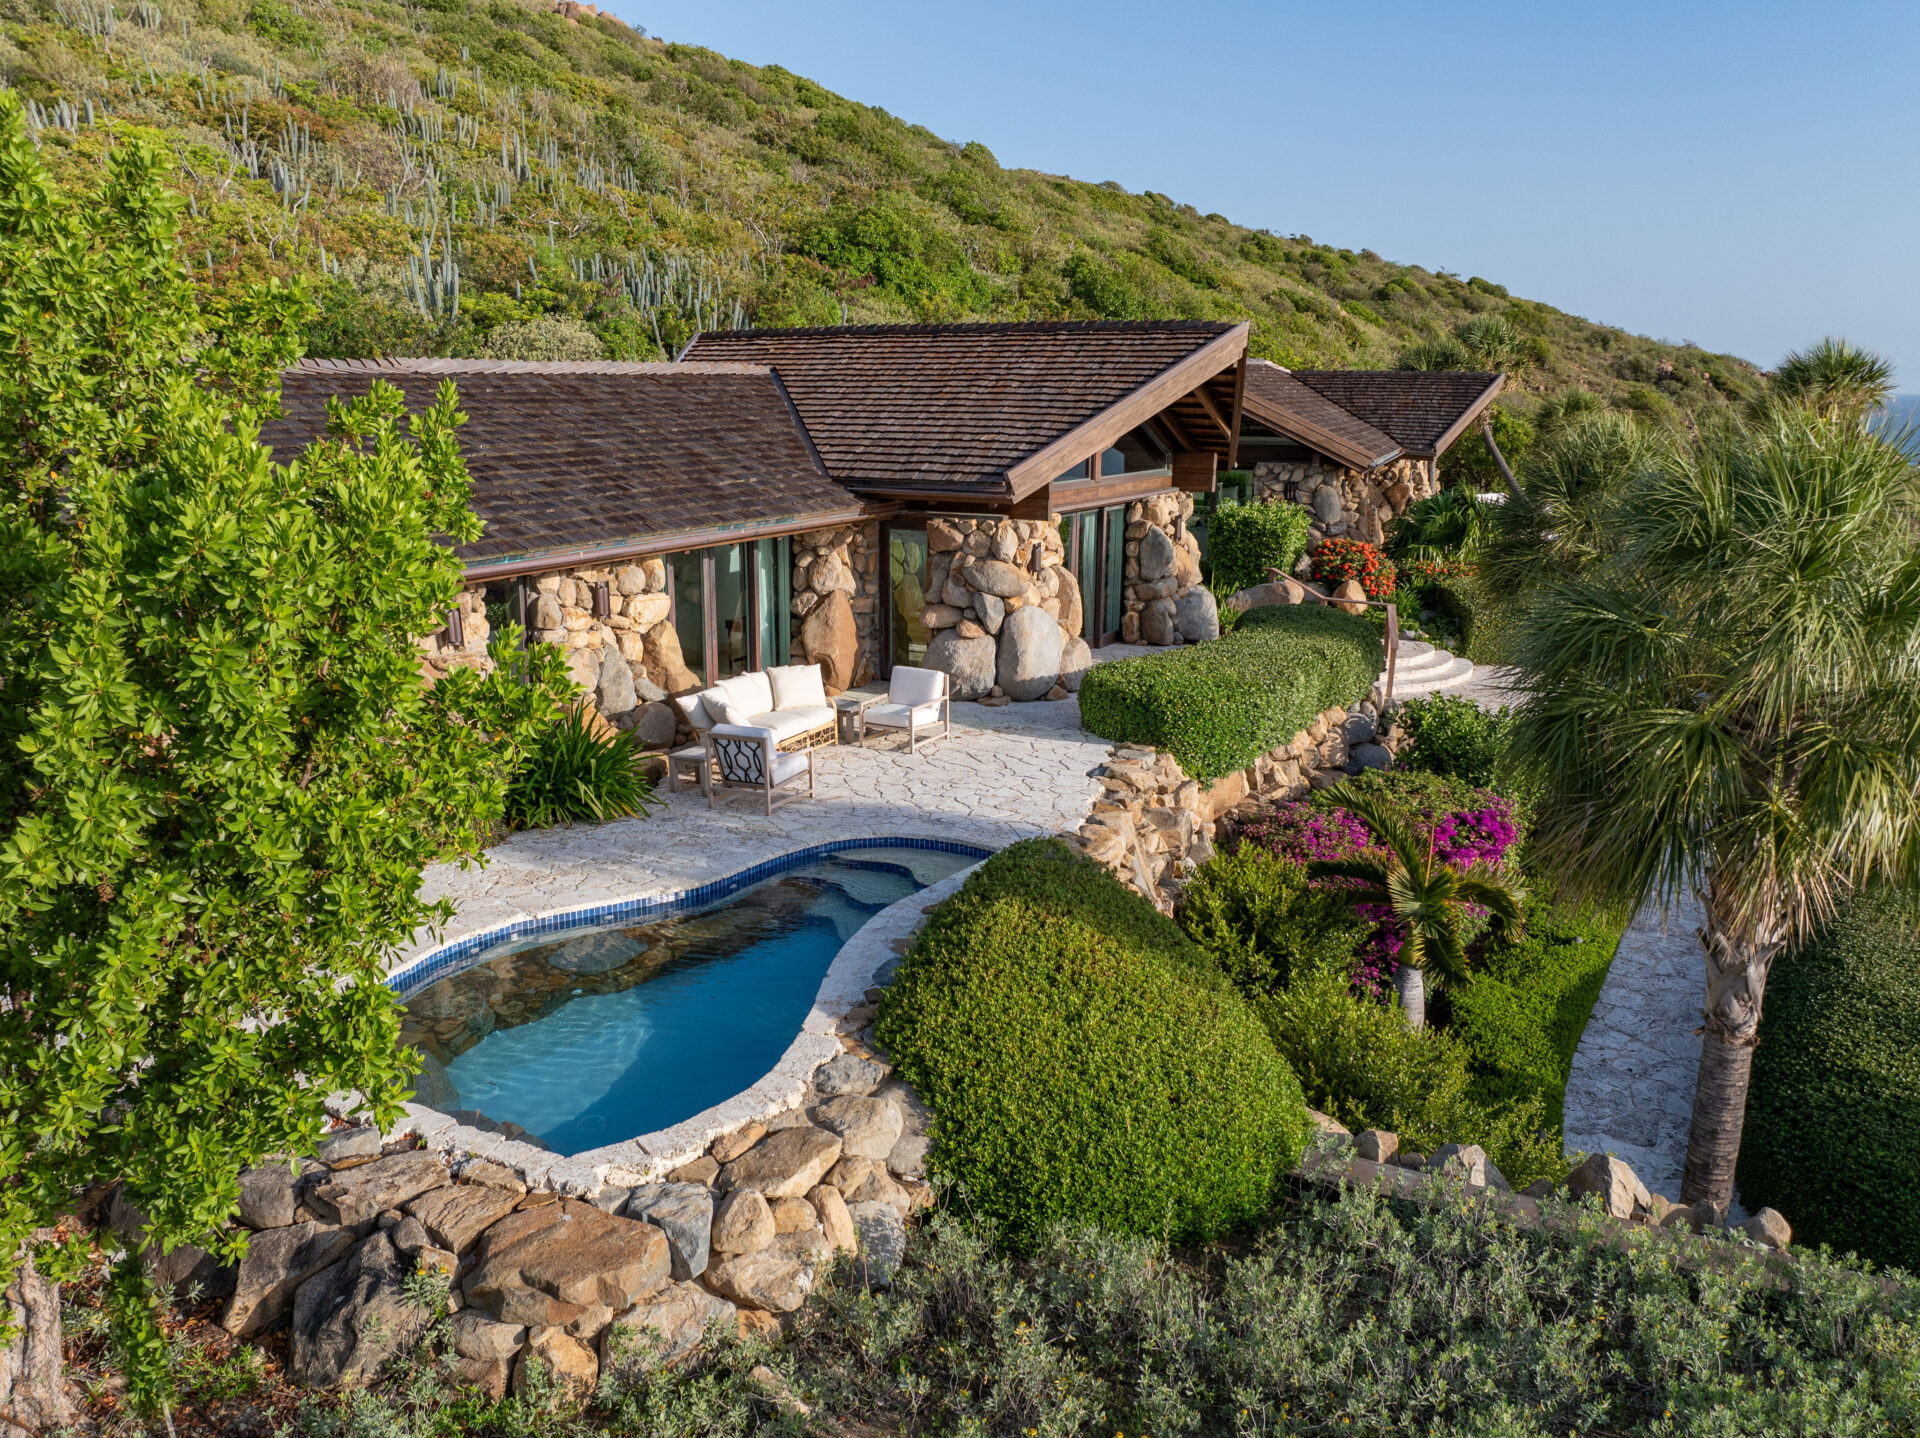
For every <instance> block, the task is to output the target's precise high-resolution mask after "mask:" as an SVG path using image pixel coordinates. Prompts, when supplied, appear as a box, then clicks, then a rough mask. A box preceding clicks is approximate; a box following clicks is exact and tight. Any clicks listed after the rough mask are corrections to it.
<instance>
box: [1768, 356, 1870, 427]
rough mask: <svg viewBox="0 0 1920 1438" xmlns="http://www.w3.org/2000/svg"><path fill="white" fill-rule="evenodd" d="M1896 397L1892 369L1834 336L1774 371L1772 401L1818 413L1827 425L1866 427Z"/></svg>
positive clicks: (1785, 360) (1788, 358)
mask: <svg viewBox="0 0 1920 1438" xmlns="http://www.w3.org/2000/svg"><path fill="white" fill-rule="evenodd" d="M1892 393H1893V365H1892V363H1891V362H1890V361H1889V360H1887V359H1885V358H1884V357H1882V356H1880V355H1877V354H1875V353H1874V352H1873V351H1872V350H1863V349H1857V348H1855V347H1854V346H1853V345H1852V344H1850V343H1848V342H1847V341H1846V340H1844V339H1837V338H1835V337H1834V336H1832V335H1829V336H1828V337H1827V338H1825V339H1823V340H1821V341H1820V342H1819V343H1818V344H1816V345H1811V346H1809V347H1808V348H1806V349H1803V350H1789V351H1788V352H1787V357H1786V358H1785V359H1783V360H1781V361H1780V368H1779V369H1777V370H1775V371H1774V374H1773V387H1772V391H1771V394H1770V396H1769V398H1774V399H1779V400H1785V401H1786V402H1787V403H1789V404H1795V405H1801V406H1804V407H1806V408H1808V409H1811V410H1814V411H1816V412H1818V413H1819V414H1821V415H1823V416H1825V417H1826V418H1828V419H1841V418H1846V419H1852V420H1855V421H1860V422H1864V421H1865V420H1866V418H1867V416H1868V415H1870V414H1872V413H1873V411H1874V410H1877V409H1879V408H1880V407H1881V406H1882V405H1884V404H1885V403H1886V402H1887V396H1889V395H1891V394H1892Z"/></svg>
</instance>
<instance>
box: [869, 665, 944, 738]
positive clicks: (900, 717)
mask: <svg viewBox="0 0 1920 1438" xmlns="http://www.w3.org/2000/svg"><path fill="white" fill-rule="evenodd" d="M893 672H894V673H895V674H898V673H899V672H900V671H899V670H898V669H896V670H894V671H893ZM939 722H940V706H939V705H938V704H875V705H874V706H873V707H872V708H871V709H869V710H867V725H868V727H869V728H871V727H872V726H874V725H876V724H877V725H879V726H880V727H881V728H882V729H917V728H919V727H921V726H922V725H926V724H938V723H939Z"/></svg>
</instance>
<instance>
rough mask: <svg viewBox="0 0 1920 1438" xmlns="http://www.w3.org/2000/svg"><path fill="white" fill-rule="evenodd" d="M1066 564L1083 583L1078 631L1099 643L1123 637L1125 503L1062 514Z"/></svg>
mask: <svg viewBox="0 0 1920 1438" xmlns="http://www.w3.org/2000/svg"><path fill="white" fill-rule="evenodd" d="M1060 541H1061V545H1062V547H1063V548H1064V549H1065V550H1066V554H1067V568H1068V569H1070V570H1071V571H1072V572H1073V577H1074V578H1075V579H1076V580H1078V581H1079V584H1080V613H1081V619H1080V637H1081V638H1083V639H1085V640H1086V641H1087V643H1088V644H1090V645H1092V646H1093V647H1094V648H1096V649H1098V648H1099V647H1100V646H1101V645H1103V644H1111V643H1113V642H1114V640H1116V639H1118V638H1119V637H1120V615H1121V613H1122V612H1123V611H1124V610H1125V608H1126V605H1125V602H1124V587H1125V584H1126V571H1127V507H1126V506H1125V505H1124V504H1116V505H1113V506H1111V507H1110V508H1107V509H1089V510H1084V511H1082V512H1081V513H1079V514H1069V515H1065V516H1063V517H1062V518H1061V520H1060Z"/></svg>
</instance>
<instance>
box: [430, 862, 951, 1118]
mask: <svg viewBox="0 0 1920 1438" xmlns="http://www.w3.org/2000/svg"><path fill="white" fill-rule="evenodd" d="M960 847H961V846H957V845H956V846H943V847H942V848H941V849H934V848H923V847H911V848H907V847H892V846H879V845H876V846H874V847H860V848H847V849H841V850H839V851H838V852H835V853H831V854H823V855H821V856H819V857H817V858H810V859H808V860H806V861H805V862H803V863H801V864H799V865H798V866H796V867H789V868H786V869H785V870H784V872H781V873H779V874H777V875H774V876H772V877H768V878H764V879H760V880H758V881H757V882H750V883H747V884H745V885H743V886H742V887H740V888H738V889H736V890H734V891H733V892H731V893H728V894H727V895H726V897H724V898H719V899H709V900H707V901H706V902H704V903H701V902H699V901H698V900H694V901H689V902H688V903H686V904H685V905H684V906H672V907H669V909H668V910H667V912H666V914H665V915H664V916H661V917H649V918H648V920H647V921H646V922H644V923H633V922H627V923H624V924H623V923H619V922H617V921H616V922H612V923H609V922H606V921H605V920H602V921H601V922H599V923H596V924H591V925H582V926H580V927H577V928H558V929H555V928H551V927H549V928H547V929H546V930H545V931H544V932H541V933H538V934H536V935H534V936H532V937H527V938H513V937H508V938H504V939H502V940H500V941H499V942H498V943H495V944H493V945H491V946H490V947H485V948H481V949H480V950H479V951H478V952H477V953H475V954H473V955H472V957H471V960H470V962H468V963H466V964H465V965H464V966H462V967H460V968H459V969H458V970H457V971H456V972H453V973H450V974H445V975H444V976H441V977H434V978H430V979H428V980H426V981H424V986H421V987H417V988H414V989H413V991H412V992H410V993H409V992H405V991H404V990H403V993H404V996H405V1003H406V1013H405V1016H404V1018H403V1020H402V1028H401V1037H402V1040H403V1042H405V1043H407V1044H409V1045H411V1046H412V1047H413V1048H415V1049H418V1050H419V1051H420V1053H421V1055H422V1056H423V1058H424V1060H425V1066H424V1068H423V1070H422V1072H421V1074H420V1077H419V1079H418V1080H417V1094H416V1098H417V1100H418V1101H419V1102H420V1103H423V1104H427V1105H428V1106H430V1107H432V1108H436V1109H439V1110H441V1111H442V1112H444V1113H449V1114H452V1115H454V1116H455V1117H457V1118H460V1119H462V1120H463V1121H465V1122H469V1123H474V1122H477V1123H479V1124H480V1125H481V1126H483V1127H489V1128H497V1129H498V1130H499V1131H501V1132H502V1133H504V1134H506V1135H507V1136H509V1137H514V1138H520V1139H522V1141H524V1142H533V1143H537V1144H539V1145H541V1146H543V1147H545V1148H548V1149H551V1150H553V1151H554V1152H556V1153H561V1154H576V1153H581V1152H584V1151H585V1150H588V1149H594V1148H600V1147H602V1146H604V1145H606V1144H611V1143H618V1142H620V1141H621V1140H623V1139H629V1138H633V1137H635V1136H637V1135H639V1134H643V1133H651V1132H653V1131H655V1130H657V1129H663V1128H667V1127H670V1126H671V1125H673V1124H676V1123H680V1122H682V1121H683V1120H685V1119H689V1118H692V1117H693V1116H694V1115H695V1114H698V1113H701V1112H702V1111H704V1110H706V1109H708V1108H711V1107H713V1106H714V1105H715V1104H718V1103H721V1102H723V1101H724V1100H726V1099H728V1098H731V1097H732V1096H733V1095H734V1094H737V1093H739V1092H741V1091H742V1090H743V1089H746V1088H748V1087H750V1086H751V1085H753V1084H754V1083H755V1082H757V1081H758V1080H759V1079H760V1078H761V1077H762V1076H763V1075H764V1074H766V1073H767V1072H768V1071H769V1070H770V1069H772V1068H773V1067H774V1065H775V1064H776V1063H778V1062H779V1060H780V1056H781V1055H782V1054H783V1053H784V1052H785V1051H786V1049H787V1046H788V1044H790V1043H791V1042H792V1041H793V1039H794V1037H795V1035H797V1034H798V1033H799V1032H800V1029H801V1026H802V1024H804V1023H805V1021H806V1017H807V1012H808V1010H809V1009H810V1008H811V1007H812V1005H813V1000H814V995H815V994H816V993H817V992H818V990H819V987H820V982H821V980H822V979H823V978H825V977H826V973H827V970H828V968H829V967H830V966H831V965H832V963H833V958H834V955H835V954H837V953H838V952H839V950H840V946H841V945H842V944H844V943H845V942H846V941H847V940H848V939H849V938H851V937H852V936H853V934H854V932H855V931H856V930H858V929H859V928H860V927H861V926H862V925H863V924H865V923H866V922H867V920H868V919H870V918H872V917H873V916H874V915H875V914H877V913H879V912H880V910H882V909H884V908H886V907H887V906H888V905H889V904H892V903H895V902H897V901H898V900H900V899H904V898H906V897H907V896H908V895H910V894H913V893H915V892H916V891H918V890H920V889H923V888H925V887H926V886H927V885H929V884H933V883H937V882H938V881H939V880H941V879H944V878H946V877H948V876H949V875H951V874H954V873H957V872H958V871H959V870H961V869H964V868H966V867H967V866H968V865H969V864H972V863H975V862H977V861H978V860H979V859H980V858H981V857H983V856H984V855H983V854H982V853H981V852H978V851H975V852H947V851H946V849H947V848H955V849H957V848H960ZM719 887H720V888H722V889H725V888H727V887H729V886H728V885H727V884H726V883H724V882H723V883H722V884H721V885H719ZM656 912H657V909H656ZM403 980H404V976H403Z"/></svg>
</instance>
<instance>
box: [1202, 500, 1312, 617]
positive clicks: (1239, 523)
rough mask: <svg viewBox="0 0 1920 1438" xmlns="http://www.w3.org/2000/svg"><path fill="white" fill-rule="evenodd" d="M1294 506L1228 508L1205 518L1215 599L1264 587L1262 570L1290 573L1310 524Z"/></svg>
mask: <svg viewBox="0 0 1920 1438" xmlns="http://www.w3.org/2000/svg"><path fill="white" fill-rule="evenodd" d="M1311 517H1312V516H1311V515H1310V514H1308V512H1307V509H1306V507H1305V506H1304V505H1299V504H1286V503H1284V502H1283V503H1279V504H1227V505H1222V506H1221V507H1220V508H1219V509H1216V510H1215V511H1214V512H1213V513H1212V514H1210V515H1208V516H1207V567H1208V570H1209V572H1210V583H1211V585H1212V588H1213V592H1214V593H1215V594H1218V595H1220V596H1221V597H1222V598H1225V597H1226V596H1227V595H1230V594H1233V593H1235V592H1236V591H1238V590H1242V589H1246V588H1248V587H1249V586H1251V585H1255V584H1265V583H1266V582H1267V570H1268V569H1269V568H1274V569H1278V570H1279V571H1280V572H1281V573H1282V574H1291V573H1293V565H1294V561H1295V560H1297V559H1298V558H1299V557H1300V553H1301V551H1302V550H1304V549H1305V548H1306V547H1307V524H1308V521H1309V520H1310V519H1311Z"/></svg>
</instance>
